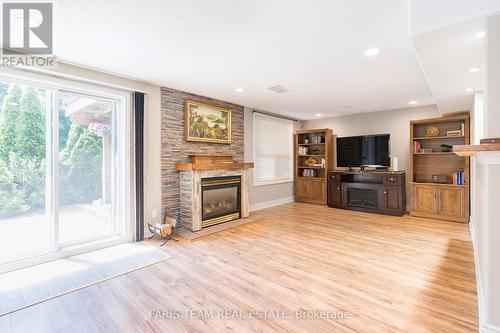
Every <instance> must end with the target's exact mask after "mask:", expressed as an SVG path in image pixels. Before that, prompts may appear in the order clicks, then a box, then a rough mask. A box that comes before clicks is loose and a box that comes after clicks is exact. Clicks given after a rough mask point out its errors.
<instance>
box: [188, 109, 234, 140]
mask: <svg viewBox="0 0 500 333" xmlns="http://www.w3.org/2000/svg"><path fill="white" fill-rule="evenodd" d="M184 121H185V123H186V141H198V142H211V143H228V144H229V143H231V110H230V109H226V108H221V107H218V106H213V105H209V104H205V103H199V102H195V101H190V100H186V111H185V119H184Z"/></svg>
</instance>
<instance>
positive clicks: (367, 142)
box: [337, 134, 391, 167]
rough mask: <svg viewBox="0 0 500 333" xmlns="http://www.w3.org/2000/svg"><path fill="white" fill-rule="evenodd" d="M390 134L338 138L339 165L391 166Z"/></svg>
mask: <svg viewBox="0 0 500 333" xmlns="http://www.w3.org/2000/svg"><path fill="white" fill-rule="evenodd" d="M389 142H390V135H389V134H381V135H364V136H351V137H344V138H337V166H338V167H360V166H362V165H363V166H374V167H389V166H390V164H391V157H390V153H389Z"/></svg>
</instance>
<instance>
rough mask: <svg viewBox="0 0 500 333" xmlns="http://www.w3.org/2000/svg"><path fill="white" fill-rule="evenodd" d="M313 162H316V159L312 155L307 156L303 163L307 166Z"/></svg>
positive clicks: (310, 165) (313, 163) (312, 164)
mask: <svg viewBox="0 0 500 333" xmlns="http://www.w3.org/2000/svg"><path fill="white" fill-rule="evenodd" d="M315 164H318V160H317V159H315V158H312V157H309V158H308V159H307V160H305V161H304V165H305V166H308V167H312V166H314V165H315Z"/></svg>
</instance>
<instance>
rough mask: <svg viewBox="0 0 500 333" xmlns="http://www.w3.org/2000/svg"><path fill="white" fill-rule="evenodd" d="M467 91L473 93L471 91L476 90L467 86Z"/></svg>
mask: <svg viewBox="0 0 500 333" xmlns="http://www.w3.org/2000/svg"><path fill="white" fill-rule="evenodd" d="M465 91H466V92H468V93H471V92H473V91H474V89H472V88H467V89H465Z"/></svg>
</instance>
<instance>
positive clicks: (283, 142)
mask: <svg viewBox="0 0 500 333" xmlns="http://www.w3.org/2000/svg"><path fill="white" fill-rule="evenodd" d="M253 125H254V126H253V129H254V135H253V138H254V162H255V168H254V185H255V186H259V185H268V184H278V183H285V182H291V181H293V122H292V121H291V120H287V119H282V118H277V117H273V116H268V115H264V114H260V113H254V114H253Z"/></svg>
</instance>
